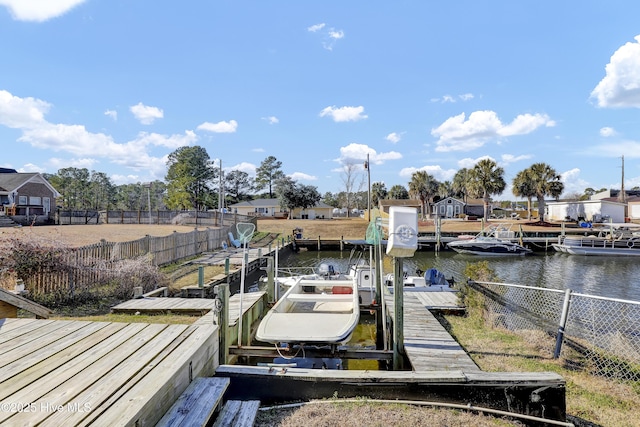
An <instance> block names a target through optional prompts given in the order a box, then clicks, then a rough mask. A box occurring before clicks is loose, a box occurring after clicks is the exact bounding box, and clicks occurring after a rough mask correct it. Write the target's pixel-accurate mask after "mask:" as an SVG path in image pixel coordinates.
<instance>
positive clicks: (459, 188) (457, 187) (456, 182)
mask: <svg viewBox="0 0 640 427" xmlns="http://www.w3.org/2000/svg"><path fill="white" fill-rule="evenodd" d="M469 173H470V170H469V169H467V168H462V169H460V170H459V171H458V172H456V174H455V176H454V177H453V182H452V183H451V189H452V190H453V193H454V194H455V195H457V196H462V201H463V202H464V203H467V197H468V195H469Z"/></svg>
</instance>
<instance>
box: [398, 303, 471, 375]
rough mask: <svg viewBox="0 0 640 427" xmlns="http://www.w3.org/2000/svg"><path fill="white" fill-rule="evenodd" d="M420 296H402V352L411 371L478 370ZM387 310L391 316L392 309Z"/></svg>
mask: <svg viewBox="0 0 640 427" xmlns="http://www.w3.org/2000/svg"><path fill="white" fill-rule="evenodd" d="M425 293H427V292H425ZM422 294H423V293H420V292H404V294H403V308H404V331H403V333H404V349H405V353H406V355H407V357H408V359H409V361H410V363H411V366H412V368H413V370H414V371H464V372H468V371H472V372H473V371H479V370H480V368H478V366H477V365H476V364H475V363H474V362H473V360H472V359H471V357H469V355H468V354H467V353H466V352H465V351H464V349H463V348H462V347H461V346H460V344H458V342H457V341H456V340H455V339H453V337H452V336H451V335H450V334H449V333H448V332H447V330H446V329H445V328H444V327H443V326H442V325H441V324H440V322H438V319H436V318H435V316H434V315H433V314H431V312H429V310H428V309H427V307H425V304H424V303H423V300H424V299H422V300H421V298H420V297H419V295H422ZM430 302H431V300H429V302H428V303H430ZM390 309H391V311H392V315H393V306H391V307H390Z"/></svg>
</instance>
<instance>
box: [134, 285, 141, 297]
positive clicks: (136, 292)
mask: <svg viewBox="0 0 640 427" xmlns="http://www.w3.org/2000/svg"><path fill="white" fill-rule="evenodd" d="M137 298H142V286H136V287H134V288H133V299H137Z"/></svg>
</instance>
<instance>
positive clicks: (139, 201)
mask: <svg viewBox="0 0 640 427" xmlns="http://www.w3.org/2000/svg"><path fill="white" fill-rule="evenodd" d="M367 167H368V165H367V164H366V163H365V164H364V167H363V165H360V164H358V163H355V162H352V163H347V164H345V165H344V167H343V172H342V173H341V180H342V184H343V189H342V191H339V192H336V193H331V192H327V193H325V194H324V195H320V193H319V192H318V189H317V187H315V186H311V185H304V184H300V183H298V182H296V181H295V180H293V179H291V178H290V177H288V176H286V175H285V174H284V172H283V171H282V162H281V161H279V160H278V159H276V158H275V157H273V156H268V157H267V158H265V159H264V160H263V161H262V162H261V164H260V166H259V167H258V168H256V173H255V177H252V176H250V175H249V174H248V173H246V172H244V171H241V170H231V171H226V172H225V171H223V170H222V168H221V167H220V164H219V163H218V164H217V165H216V164H215V162H214V161H212V160H211V158H210V157H209V154H208V153H207V151H206V150H205V149H204V148H203V147H200V146H192V147H181V148H178V149H177V150H175V151H174V152H172V153H170V154H169V156H168V160H167V174H166V176H165V180H164V181H160V180H156V181H153V182H146V183H144V182H138V183H135V184H123V185H114V184H113V182H112V180H111V179H110V178H109V176H107V175H106V174H105V173H103V172H97V171H89V170H88V169H86V168H73V167H69V168H63V169H60V170H58V172H57V173H56V174H44V175H45V178H46V179H47V180H48V181H49V182H50V183H51V184H52V185H53V186H54V187H55V188H56V189H57V190H58V191H59V192H60V194H61V196H62V197H61V198H60V199H58V205H59V206H60V207H61V208H62V209H95V210H105V209H116V210H119V209H122V210H147V209H151V210H164V209H179V210H180V209H183V210H190V209H197V210H208V209H218V208H220V207H226V206H229V205H230V204H234V203H238V202H241V201H247V200H253V199H257V198H278V199H279V200H280V206H281V208H283V210H288V211H292V210H293V209H294V208H303V209H306V208H310V207H313V206H315V205H316V204H317V203H318V202H319V201H323V202H324V203H326V204H327V205H329V206H333V207H336V208H346V209H347V212H349V211H351V210H352V209H358V210H360V209H366V208H367V207H368V200H369V195H370V196H371V206H377V204H378V202H379V200H383V199H409V198H414V199H417V200H420V202H421V204H422V212H423V213H424V214H425V215H429V206H430V204H431V203H434V202H437V201H438V200H441V199H443V198H446V197H456V198H460V199H461V200H463V201H464V202H465V203H466V202H467V201H468V200H469V198H473V199H482V200H483V204H484V216H485V218H488V217H489V214H490V204H491V201H492V196H496V195H500V194H502V193H503V192H504V190H505V188H506V186H507V182H506V181H505V178H504V169H503V168H502V167H500V166H498V164H497V163H496V162H495V161H493V160H491V159H483V160H480V161H479V162H478V163H477V164H476V165H475V166H474V167H473V168H463V169H460V170H459V171H458V172H457V173H456V174H455V176H454V177H453V180H452V181H443V182H440V181H438V180H437V179H435V178H434V177H433V176H432V175H430V174H429V173H427V172H426V171H416V172H414V173H413V174H412V176H411V179H410V181H409V182H408V183H407V186H406V187H405V186H403V185H394V186H392V187H391V188H390V189H388V190H387V188H386V186H385V184H384V183H383V182H373V183H372V184H371V189H370V193H369V191H367V189H366V186H367V185H366V184H365V170H366V168H367ZM512 189H513V195H514V196H516V197H521V198H525V199H527V205H528V211H529V216H531V209H532V205H533V200H534V199H535V200H536V201H537V208H538V216H539V218H540V220H541V221H543V220H544V205H545V198H546V197H553V198H555V199H558V198H559V197H560V195H561V194H562V192H563V191H564V184H563V183H562V182H561V181H560V175H559V174H558V173H557V172H556V171H555V169H553V168H552V167H551V166H550V165H548V164H546V163H535V164H533V165H531V166H530V167H528V168H526V169H524V170H522V171H520V172H518V174H517V175H516V176H515V178H514V179H513V181H512ZM595 192H596V190H594V189H592V188H588V189H586V190H585V194H584V195H581V196H576V197H580V198H588V196H589V195H591V194H594V193H595Z"/></svg>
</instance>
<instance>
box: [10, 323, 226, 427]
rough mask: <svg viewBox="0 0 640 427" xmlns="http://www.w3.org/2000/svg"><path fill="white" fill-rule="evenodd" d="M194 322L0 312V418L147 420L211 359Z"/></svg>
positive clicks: (214, 338) (211, 341) (212, 343)
mask: <svg viewBox="0 0 640 427" xmlns="http://www.w3.org/2000/svg"><path fill="white" fill-rule="evenodd" d="M217 342H218V327H217V326H215V325H214V324H213V314H210V315H207V316H205V317H203V318H202V319H200V321H198V322H196V323H195V324H193V325H162V324H146V323H115V322H86V321H71V320H35V319H0V408H1V410H0V425H35V424H38V425H43V426H61V425H88V424H90V423H96V424H97V425H141V426H142V425H154V424H155V423H156V422H157V421H158V420H159V419H160V417H161V416H162V415H163V414H164V411H166V410H167V409H168V408H169V407H170V406H171V405H172V404H173V402H174V401H175V400H176V399H177V398H178V396H179V395H180V393H181V392H182V391H183V390H184V389H185V388H186V387H187V386H188V385H189V383H190V381H191V379H192V378H195V377H197V376H205V375H211V374H212V373H213V372H214V370H215V367H216V366H217V364H218V354H217V350H218V346H217Z"/></svg>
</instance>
